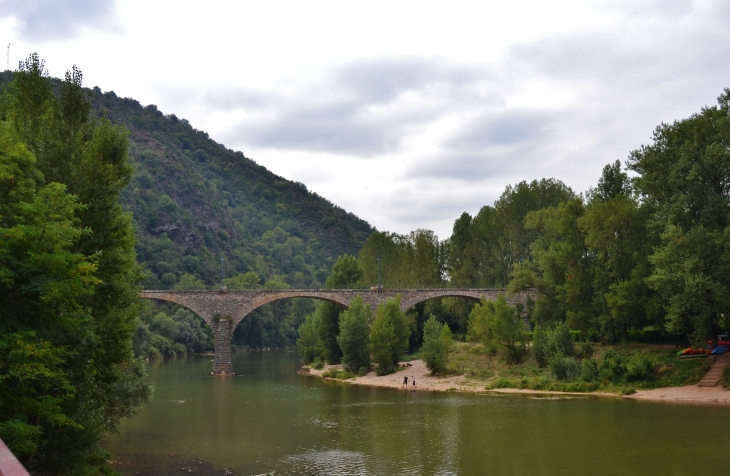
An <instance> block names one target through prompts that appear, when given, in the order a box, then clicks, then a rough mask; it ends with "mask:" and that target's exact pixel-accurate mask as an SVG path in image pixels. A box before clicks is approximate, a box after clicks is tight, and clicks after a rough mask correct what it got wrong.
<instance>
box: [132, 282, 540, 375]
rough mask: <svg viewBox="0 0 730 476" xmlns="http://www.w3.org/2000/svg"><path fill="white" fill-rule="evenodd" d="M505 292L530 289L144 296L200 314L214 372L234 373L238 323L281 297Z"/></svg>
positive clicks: (417, 298) (407, 303)
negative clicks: (211, 340)
mask: <svg viewBox="0 0 730 476" xmlns="http://www.w3.org/2000/svg"><path fill="white" fill-rule="evenodd" d="M499 294H504V295H505V296H506V298H507V301H508V302H509V303H511V304H513V305H514V304H522V305H525V304H526V302H527V296H528V293H521V294H515V295H510V294H508V293H507V290H506V289H494V288H484V289H448V288H444V289H382V290H380V291H376V290H373V291H369V290H364V289H284V290H248V291H142V292H141V293H140V295H139V297H140V298H142V299H157V300H160V301H169V302H173V303H175V304H179V305H181V306H183V307H185V308H187V309H189V310H191V311H193V312H194V313H196V314H197V315H199V316H200V317H202V318H203V320H204V321H205V322H206V323H207V324H208V325H209V326H210V327H211V329H212V330H213V336H214V337H215V357H214V361H213V375H233V366H232V364H231V336H232V335H233V330H234V329H235V328H236V326H237V325H238V324H239V323H240V322H241V321H242V320H243V318H244V317H246V316H247V315H248V314H249V313H251V312H252V311H254V310H255V309H257V308H259V307H261V306H263V305H264V304H267V303H270V302H273V301H278V300H280V299H292V298H312V299H320V300H323V301H329V302H332V303H335V304H337V305H339V306H342V308H345V309H346V308H349V307H350V302H352V300H353V299H355V297H357V296H362V299H363V301H364V302H365V304H369V305H370V307H371V309H372V310H373V312H375V308H376V307H377V305H378V304H381V303H384V302H386V301H388V300H390V299H394V298H395V297H396V296H398V295H400V296H401V305H400V307H401V309H402V310H403V311H405V310H407V309H408V308H410V307H412V306H415V305H416V304H418V303H420V302H423V301H426V300H428V299H433V298H440V297H462V298H467V299H471V300H474V301H480V300H481V299H486V300H495V299H497V296H498V295H499Z"/></svg>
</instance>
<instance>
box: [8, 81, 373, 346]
mask: <svg viewBox="0 0 730 476" xmlns="http://www.w3.org/2000/svg"><path fill="white" fill-rule="evenodd" d="M12 77H13V74H12V73H11V72H9V71H5V72H3V73H0V93H1V92H2V91H3V90H4V89H5V88H6V87H7V85H8V84H9V83H10V82H11V81H12ZM51 81H52V84H53V85H55V86H58V85H59V84H60V81H59V80H56V79H53V80H51ZM87 91H88V94H89V98H90V100H91V103H92V112H91V114H92V115H95V116H97V117H104V116H106V117H107V118H109V119H110V120H111V121H112V122H113V123H115V124H122V125H124V126H126V127H127V128H128V129H129V134H130V136H129V137H130V148H129V160H130V162H131V163H132V165H133V167H134V177H133V179H132V181H131V183H130V184H129V185H128V186H127V187H126V188H125V189H124V191H123V193H122V202H123V205H124V207H125V208H126V209H128V210H129V211H131V212H132V213H133V216H134V222H135V224H136V226H137V233H138V238H139V242H138V244H137V260H138V261H139V262H140V263H141V264H142V265H144V267H145V269H146V270H147V274H148V276H149V277H148V278H147V280H146V281H145V282H144V283H143V286H144V287H146V288H170V287H177V288H188V289H189V288H201V287H203V286H215V285H217V284H218V283H219V282H220V278H221V276H220V273H221V258H223V274H224V276H225V277H227V278H231V277H233V276H237V275H243V274H246V273H249V274H247V275H246V277H247V278H248V279H246V280H243V281H240V282H241V283H244V284H245V285H246V286H254V287H256V286H264V287H287V286H288V287H295V288H300V287H322V286H323V285H324V282H325V280H326V278H327V276H328V275H329V274H330V271H331V269H332V265H333V264H334V262H335V260H336V259H337V257H338V256H340V255H342V254H344V253H350V254H357V253H358V252H359V250H360V248H361V247H362V245H363V244H364V243H365V240H366V239H367V237H368V236H369V235H370V234H371V233H372V232H373V231H374V229H373V227H372V226H370V225H369V224H368V223H367V222H365V221H364V220H362V219H360V218H358V217H356V216H355V215H353V214H352V213H348V212H346V211H345V210H343V209H342V208H340V207H338V206H336V205H334V204H332V203H331V202H329V201H328V200H326V199H325V198H323V197H320V196H319V195H317V194H316V193H313V192H310V191H309V190H307V187H306V186H305V185H304V184H301V183H296V182H292V181H290V180H286V179H284V178H282V177H279V176H277V175H275V174H273V173H272V172H270V171H269V170H267V169H266V168H265V167H262V166H260V165H258V164H256V163H255V162H254V161H253V160H251V159H249V158H247V157H245V156H244V154H243V153H241V152H234V151H233V150H230V149H227V148H226V147H225V146H223V145H221V144H218V143H217V142H215V141H214V140H212V139H210V137H208V134H207V133H205V132H203V131H200V130H197V129H195V128H194V127H193V126H192V125H191V124H190V123H189V122H188V121H186V120H184V119H179V118H177V117H176V116H175V115H174V114H169V115H164V114H163V113H162V112H160V111H159V110H158V109H157V107H156V106H154V105H148V106H144V107H143V106H142V105H141V104H140V103H139V102H138V101H136V100H134V99H131V98H120V97H118V96H117V95H116V94H115V93H114V92H107V93H102V91H101V90H100V89H99V88H98V87H95V88H93V89H89V90H87ZM253 273H256V274H253ZM314 306H315V303H314V302H312V301H311V300H290V301H283V302H276V303H272V304H270V305H267V306H264V307H263V308H261V309H259V310H257V311H255V312H254V313H252V314H251V315H250V316H248V317H247V318H246V319H245V320H244V322H242V323H241V324H240V325H239V326H238V328H237V329H236V332H235V334H234V343H235V344H236V345H238V346H240V347H249V348H256V347H259V348H261V347H280V346H285V345H293V344H294V342H295V340H296V335H297V334H296V329H297V327H298V326H299V323H300V322H301V321H302V320H303V319H304V316H305V315H306V314H307V313H309V312H312V311H313V310H314ZM160 311H164V314H161V313H160ZM170 316H172V317H170ZM141 318H142V321H141V322H140V324H139V328H138V333H137V334H138V335H137V338H136V339H135V350H136V351H137V353H138V354H140V355H145V356H155V355H160V354H162V355H175V354H180V353H189V352H190V351H191V349H194V350H195V351H202V350H209V349H210V348H211V346H212V340H211V339H210V338H211V336H210V332H209V330H208V329H206V328H205V326H204V325H203V324H202V321H200V322H198V323H197V324H194V323H193V321H190V318H189V316H188V314H186V313H185V312H182V313H181V312H179V311H178V310H175V309H173V308H171V307H170V306H167V305H157V306H151V307H148V308H147V309H146V310H145V312H144V313H143V315H142V316H141ZM173 321H174V322H173ZM191 326H192V327H191ZM201 326H203V327H201ZM190 329H193V330H190ZM201 332H203V333H204V334H207V335H208V337H207V338H205V337H204V336H203V334H201ZM191 336H193V337H191ZM195 336H197V337H195ZM163 337H164V338H163ZM175 344H177V347H175ZM185 346H187V347H188V350H187V351H186V349H185ZM155 349H156V350H155Z"/></svg>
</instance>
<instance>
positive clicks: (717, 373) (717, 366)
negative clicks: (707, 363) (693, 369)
mask: <svg viewBox="0 0 730 476" xmlns="http://www.w3.org/2000/svg"><path fill="white" fill-rule="evenodd" d="M728 365H730V352H725V353H724V354H720V355H718V356H717V357H715V362H713V363H712V366H711V367H710V370H708V371H707V373H706V374H705V376H704V377H702V380H700V383H698V384H697V386H698V387H714V386H716V385H717V384H718V383H720V379H721V378H722V372H723V370H725V367H727V366H728Z"/></svg>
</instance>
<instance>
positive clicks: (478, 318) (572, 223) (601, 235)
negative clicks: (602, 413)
mask: <svg viewBox="0 0 730 476" xmlns="http://www.w3.org/2000/svg"><path fill="white" fill-rule="evenodd" d="M728 141H730V90H727V89H726V90H725V91H724V92H723V94H722V95H721V96H720V97H719V98H718V106H715V107H706V108H704V109H702V110H701V111H700V112H699V113H697V114H695V115H693V116H691V117H689V118H687V119H683V120H680V121H676V122H674V123H672V124H662V125H661V126H659V127H658V128H657V129H656V130H655V131H654V135H653V137H652V142H651V143H650V144H649V145H645V146H642V147H641V148H639V149H637V150H635V151H633V152H631V153H630V154H629V157H628V160H627V161H626V163H625V165H624V166H622V164H621V163H620V162H619V161H616V162H615V163H612V164H608V165H606V166H605V167H604V169H603V172H602V174H601V176H600V178H599V180H598V182H597V183H596V185H595V186H594V187H591V188H590V189H589V190H588V191H587V192H585V193H576V192H574V191H573V190H572V189H570V188H569V187H567V186H566V185H565V184H563V183H562V182H560V181H558V180H555V179H543V180H535V181H533V182H529V183H528V182H521V183H519V184H517V185H515V186H508V187H507V188H506V189H505V191H504V193H503V194H502V196H501V197H500V198H499V199H498V200H497V201H496V202H495V203H494V205H493V206H485V207H483V208H482V209H481V210H480V211H479V213H478V214H477V215H475V216H470V215H469V214H467V213H464V214H462V215H461V216H460V217H459V218H458V219H457V220H456V221H455V223H454V227H453V233H452V235H451V236H450V237H449V238H448V239H446V240H441V241H440V240H439V239H438V237H436V236H435V235H434V233H433V232H431V231H428V230H416V231H414V232H412V233H409V234H407V235H400V234H396V233H389V232H375V233H373V234H371V235H370V236H369V237H368V239H367V240H366V241H365V244H364V246H363V247H362V249H361V250H360V253H359V255H358V259H357V260H354V259H352V258H348V260H349V265H348V266H349V268H350V269H351V273H352V275H353V276H355V275H357V276H361V278H360V281H359V284H360V286H365V285H373V284H375V283H380V284H382V286H383V287H384V288H391V289H393V288H396V289H397V288H426V287H452V288H459V287H502V288H506V292H508V293H520V292H528V291H529V292H530V294H531V298H530V299H528V300H527V302H526V305H525V306H517V307H513V306H510V305H509V304H508V303H507V300H506V298H505V296H500V297H499V298H498V299H497V300H496V301H495V302H486V301H483V302H481V303H478V304H476V305H475V304H474V303H473V302H468V301H466V300H464V299H460V298H442V299H433V300H429V301H427V302H424V303H421V304H418V305H416V306H414V307H413V308H411V309H409V310H408V312H407V314H406V316H405V322H407V323H408V324H407V327H408V330H409V331H410V332H409V336H408V338H407V339H408V345H407V348H406V347H400V348H399V350H400V351H402V352H404V353H406V352H410V353H411V354H412V353H414V352H417V351H419V349H420V354H422V355H423V356H424V357H425V358H427V360H428V361H429V362H430V366H429V367H433V369H439V370H442V371H444V372H449V371H451V372H453V371H454V365H457V364H456V362H458V361H459V359H462V360H464V359H465V357H464V352H463V349H464V348H465V347H464V346H467V345H468V346H469V348H470V349H472V350H471V351H470V352H476V354H475V355H481V354H480V353H482V354H483V355H484V356H485V357H484V358H485V359H487V361H488V362H492V361H493V360H495V359H496V360H495V361H499V362H501V365H504V366H506V367H505V369H512V371H502V372H496V371H495V375H497V377H494V376H490V377H489V378H490V379H491V378H492V377H494V378H496V380H493V381H492V380H490V383H489V385H491V386H523V387H526V388H539V389H546V388H553V389H557V388H573V389H584V390H589V389H594V390H595V389H604V388H605V389H611V388H615V389H625V390H626V391H629V390H630V389H631V388H652V387H653V386H664V385H679V384H685V383H691V382H694V381H696V380H697V379H698V375H699V374H700V373H701V372H702V371H703V370H704V369H705V367H706V366H707V365H708V364H707V363H706V362H708V360H705V361H704V362H703V361H685V360H682V361H680V360H678V359H677V358H676V355H674V352H676V351H671V350H666V349H665V350H661V349H658V348H653V347H646V348H645V349H643V350H641V351H637V350H635V349H634V347H633V346H632V345H630V344H631V343H636V342H644V343H654V344H658V343H665V344H666V343H670V344H678V345H684V346H685V347H686V346H690V345H692V346H695V347H704V346H705V345H706V344H707V343H708V342H710V344H714V343H715V342H716V341H717V336H718V334H720V333H721V332H722V331H723V330H727V329H728V328H730V314H729V313H728V312H727V310H728V309H729V308H730V185H728V184H730V154H728V153H727V146H726V144H727V143H728ZM629 172H632V173H633V176H631V177H630V176H629ZM355 281H356V280H355V279H353V282H355ZM387 305H388V304H386V305H384V306H382V307H383V308H384V307H385V306H387ZM378 312H382V311H381V308H380V307H379V309H378V310H377V311H376V315H377V313H378ZM334 315H335V311H334V309H333V310H332V311H331V314H329V315H328V317H327V321H326V322H327V324H326V325H322V324H318V322H325V321H324V320H322V319H320V321H318V320H317V319H318V318H317V316H316V313H315V315H314V317H313V318H312V319H311V320H309V321H307V326H309V327H306V328H302V329H300V339H301V343H302V344H303V343H304V342H305V341H306V340H307V339H306V337H307V336H310V337H311V336H314V335H315V333H313V332H312V331H311V329H313V328H314V327H316V328H317V329H318V335H319V336H320V339H321V342H325V341H327V342H330V343H335V342H337V332H338V328H337V327H336V326H335V325H334V323H335V322H336V321H335V318H334ZM376 320H377V319H376ZM427 322H429V323H432V324H429V331H428V334H429V337H428V339H426V338H425V333H426V332H425V331H426V329H425V328H426V323H427ZM433 323H437V324H438V323H440V324H441V325H446V326H447V327H448V329H449V331H450V332H452V333H453V335H454V336H455V338H456V340H457V341H460V343H459V344H458V345H457V348H461V349H462V351H457V352H455V353H453V354H452V355H451V356H450V357H449V359H451V362H450V363H448V362H447V361H446V359H443V358H442V357H440V355H442V354H440V352H441V350H437V349H436V347H434V343H435V342H437V341H438V339H436V338H435V334H434V333H435V329H436V327H435V325H434V324H433ZM389 326H390V327H393V326H394V325H393V324H389ZM373 330H376V329H375V327H374V324H373V327H372V328H371V334H370V346H371V351H372V352H373V354H372V359H373V360H374V361H377V362H378V364H379V365H378V368H379V369H381V368H382V370H380V372H387V371H392V370H393V368H394V359H393V358H391V357H388V358H386V353H385V352H381V350H380V347H379V345H381V343H384V342H386V341H387V339H385V338H384V337H382V336H380V335H379V333H380V330H379V329H377V332H375V333H373V332H372V331H373ZM303 331H304V332H303ZM464 341H468V342H469V344H466V343H464ZM307 342H310V344H311V342H313V341H307ZM426 342H428V345H426ZM322 345H324V344H322ZM330 345H333V344H330ZM383 345H384V344H383ZM315 348H316V345H314V346H312V345H309V344H308V347H307V349H309V351H308V352H304V353H303V354H302V358H303V360H304V361H305V362H311V361H317V362H319V361H327V362H328V363H330V364H336V363H339V359H340V356H339V355H338V354H337V353H336V352H332V351H327V352H324V351H322V352H319V353H317V351H316V350H315V351H313V352H312V349H315ZM395 348H396V347H395V346H394V347H392V349H395ZM443 349H448V346H445V347H443ZM376 350H377V356H376V353H375V351H376ZM338 352H339V351H338ZM594 352H595V354H594ZM486 356H488V357H486ZM440 359H441V360H440ZM466 360H468V359H466ZM710 360H711V359H710ZM490 366H491V364H490ZM490 366H487V367H484V366H475V367H473V368H468V369H467V367H464V369H463V371H464V372H471V373H472V374H473V375H475V376H476V375H484V376H486V375H487V374H490V372H492V370H490V368H491V367H490ZM503 370H504V369H503Z"/></svg>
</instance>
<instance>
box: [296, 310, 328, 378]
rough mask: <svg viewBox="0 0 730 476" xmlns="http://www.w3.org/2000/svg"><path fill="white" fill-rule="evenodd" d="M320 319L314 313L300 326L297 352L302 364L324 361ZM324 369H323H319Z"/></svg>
mask: <svg viewBox="0 0 730 476" xmlns="http://www.w3.org/2000/svg"><path fill="white" fill-rule="evenodd" d="M319 326H320V317H319V314H318V313H316V312H314V313H312V314H309V315H308V316H307V317H305V318H304V322H302V325H300V326H299V339H297V350H298V351H299V357H300V358H301V359H302V362H304V363H305V364H309V363H311V362H315V361H316V360H317V359H319V360H320V361H321V360H322V341H321V340H320V338H319ZM319 368H322V367H319Z"/></svg>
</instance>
